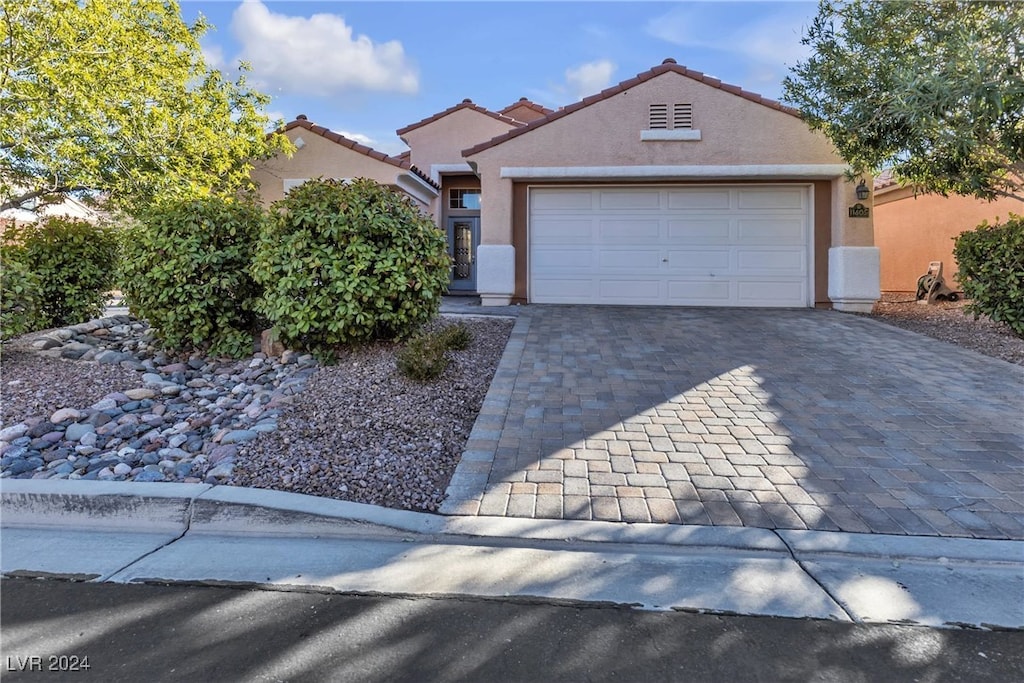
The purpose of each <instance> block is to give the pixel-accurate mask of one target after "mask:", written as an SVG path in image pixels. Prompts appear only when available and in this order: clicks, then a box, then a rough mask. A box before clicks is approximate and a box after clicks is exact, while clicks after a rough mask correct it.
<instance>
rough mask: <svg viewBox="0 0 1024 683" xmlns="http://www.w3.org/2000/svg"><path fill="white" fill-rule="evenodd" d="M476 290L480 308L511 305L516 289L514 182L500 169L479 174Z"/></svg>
mask: <svg viewBox="0 0 1024 683" xmlns="http://www.w3.org/2000/svg"><path fill="white" fill-rule="evenodd" d="M476 259H477V276H476V289H477V292H478V293H479V294H480V305H481V306H508V305H509V304H511V303H512V295H513V293H514V292H515V287H516V250H515V247H513V246H512V181H510V180H505V179H503V178H501V177H499V175H498V172H497V169H491V170H487V171H485V172H483V173H481V174H480V246H478V247H477V249H476Z"/></svg>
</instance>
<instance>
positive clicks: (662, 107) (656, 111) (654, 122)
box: [648, 104, 668, 130]
mask: <svg viewBox="0 0 1024 683" xmlns="http://www.w3.org/2000/svg"><path fill="white" fill-rule="evenodd" d="M648 127H649V128H650V129H651V130H658V129H666V128H668V105H667V104H652V105H651V108H650V117H649V120H648Z"/></svg>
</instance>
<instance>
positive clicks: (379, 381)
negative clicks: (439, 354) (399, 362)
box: [231, 318, 514, 511]
mask: <svg viewBox="0 0 1024 683" xmlns="http://www.w3.org/2000/svg"><path fill="white" fill-rule="evenodd" d="M460 322H461V323H462V324H464V325H466V326H467V327H468V328H469V329H470V331H471V332H472V334H473V341H472V342H471V344H470V346H469V348H468V349H466V350H464V351H458V352H449V353H450V355H451V364H450V365H449V367H448V368H447V370H445V372H444V374H443V375H442V377H441V378H440V379H438V380H436V381H433V382H425V383H420V382H415V381H412V380H409V379H406V378H405V377H404V376H402V375H401V374H400V373H399V372H398V370H397V369H396V367H395V360H394V352H395V351H396V350H397V346H396V345H393V344H376V345H373V346H368V347H364V348H357V349H354V350H350V351H348V352H346V353H345V354H344V356H343V357H342V358H341V359H340V360H339V362H338V363H337V364H336V365H333V366H329V367H324V368H321V369H320V371H319V372H317V373H316V375H314V376H313V377H312V378H311V379H310V381H309V384H308V385H307V387H306V389H305V391H303V392H302V394H300V395H299V396H297V397H296V401H295V402H294V403H293V405H292V406H290V407H289V409H288V410H286V411H285V412H284V413H283V414H282V415H281V417H280V419H279V420H278V426H279V428H278V430H277V431H275V432H272V433H268V434H264V435H261V437H260V438H259V439H257V440H255V441H253V442H250V443H248V444H245V445H244V446H243V447H242V448H241V449H240V451H239V454H238V456H237V457H236V459H235V470H234V475H233V477H232V479H231V483H232V484H238V485H241V486H252V487H256V488H270V489H276V490H280V491H293V492H297V493H307V494H311V495H315V496H321V497H325V498H337V499H342V500H351V501H356V502H360V503H371V504H375V505H384V506H387V507H393V508H402V509H408V510H423V511H435V510H437V509H438V507H439V506H440V504H441V501H442V500H444V493H445V490H446V489H447V488H448V483H449V481H450V480H451V477H452V474H453V473H454V471H455V467H456V465H458V462H459V458H460V457H461V456H462V450H463V447H464V446H465V443H466V440H467V439H468V438H469V432H470V431H471V430H472V428H473V423H474V422H475V421H476V416H477V413H478V412H479V411H480V406H481V405H482V404H483V400H484V396H485V395H486V394H487V389H488V387H489V386H490V382H491V377H492V376H493V375H494V370H495V368H496V367H497V364H498V361H499V360H500V358H501V354H502V352H503V350H504V348H505V343H506V342H507V341H508V335H509V333H510V332H511V331H512V326H513V324H514V321H512V320H509V319H507V318H489V319H466V320H460ZM445 324H450V322H449V321H446V322H445Z"/></svg>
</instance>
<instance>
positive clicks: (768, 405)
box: [442, 305, 1024, 539]
mask: <svg viewBox="0 0 1024 683" xmlns="http://www.w3.org/2000/svg"><path fill="white" fill-rule="evenodd" d="M1022 432H1024V368H1021V367H1019V366H1016V365H1012V364H1010V363H1006V362H1004V361H1001V360H997V359H993V358H988V357H985V356H981V355H979V354H976V353H974V352H971V351H966V350H964V349H960V348H958V347H954V346H951V345H948V344H945V343H942V342H938V341H935V340H933V339H931V338H929V337H925V336H921V335H918V334H915V333H912V332H908V331H905V330H901V329H897V328H894V327H891V326H888V325H885V324H883V323H880V322H878V321H875V320H871V319H868V318H865V317H860V316H854V315H848V314H842V313H837V312H833V311H824V310H810V309H809V310H790V309H785V310H752V309H694V308H638V307H595V306H541V305H533V306H529V307H525V308H523V309H522V311H521V313H520V316H519V319H518V321H517V323H516V328H515V330H514V331H513V333H512V338H511V339H510V341H509V345H508V347H507V348H506V352H505V355H504V357H503V358H502V362H501V365H500V367H499V368H498V372H497V373H496V375H495V379H494V382H493V383H492V386H491V390H490V392H489V393H488V396H487V400H486V401H485V404H484V407H483V410H482V411H481V413H480V416H479V418H478V420H477V422H476V425H475V427H474V429H473V433H472V434H471V436H470V440H469V442H468V443H467V447H466V452H465V453H464V455H463V459H462V461H461V463H460V465H459V468H458V470H457V471H456V474H455V476H454V477H453V479H452V482H451V486H450V487H449V490H448V493H449V497H448V500H447V501H446V502H445V505H444V507H443V508H442V511H443V512H447V513H451V514H478V515H498V516H508V517H530V518H540V519H584V520H589V519H593V520H609V521H624V522H659V523H670V524H704V525H728V526H752V527H762V528H769V529H818V530H831V531H847V532H869V533H884V534H909V535H926V536H964V537H977V538H998V539H1006V538H1010V539H1024V437H1022Z"/></svg>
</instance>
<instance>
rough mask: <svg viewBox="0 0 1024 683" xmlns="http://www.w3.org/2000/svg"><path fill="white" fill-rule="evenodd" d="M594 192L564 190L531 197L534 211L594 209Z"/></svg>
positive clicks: (541, 193) (535, 194)
mask: <svg viewBox="0 0 1024 683" xmlns="http://www.w3.org/2000/svg"><path fill="white" fill-rule="evenodd" d="M593 199H594V193H593V191H592V190H564V191H559V192H535V193H533V195H532V196H531V197H530V205H531V208H533V209H540V210H557V209H572V210H579V209H590V208H593Z"/></svg>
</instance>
